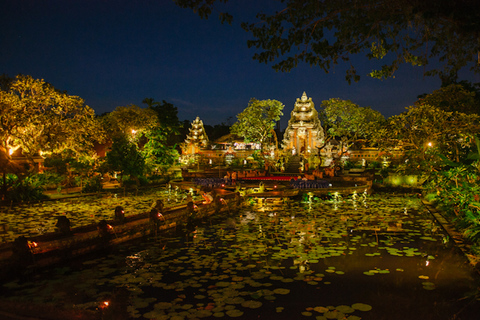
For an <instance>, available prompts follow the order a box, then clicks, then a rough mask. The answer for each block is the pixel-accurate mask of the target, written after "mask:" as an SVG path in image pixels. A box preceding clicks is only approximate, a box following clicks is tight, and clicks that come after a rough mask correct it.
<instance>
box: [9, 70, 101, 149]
mask: <svg viewBox="0 0 480 320" xmlns="http://www.w3.org/2000/svg"><path fill="white" fill-rule="evenodd" d="M2 88H3V89H1V90H0V143H1V146H2V147H3V148H4V150H10V152H13V151H15V150H17V149H21V150H22V152H23V154H24V155H25V156H27V157H32V156H33V155H35V154H37V153H38V152H40V151H41V152H43V153H47V154H48V153H62V152H67V151H68V152H69V153H71V154H74V155H76V156H79V155H80V154H83V153H84V152H89V151H91V150H93V142H94V141H99V140H100V141H101V140H102V139H103V137H104V134H103V131H102V130H101V129H100V126H99V124H98V123H97V121H96V119H95V116H94V111H93V109H91V108H90V107H88V106H86V105H85V104H84V101H83V100H82V99H81V98H80V97H78V96H71V95H68V94H67V93H64V92H60V91H59V90H57V89H55V88H54V87H53V86H52V85H50V84H48V83H46V82H45V81H44V80H43V79H42V80H40V79H33V78H32V77H31V76H22V75H19V76H17V77H16V79H14V80H9V81H4V82H3V84H2ZM4 89H6V90H4Z"/></svg>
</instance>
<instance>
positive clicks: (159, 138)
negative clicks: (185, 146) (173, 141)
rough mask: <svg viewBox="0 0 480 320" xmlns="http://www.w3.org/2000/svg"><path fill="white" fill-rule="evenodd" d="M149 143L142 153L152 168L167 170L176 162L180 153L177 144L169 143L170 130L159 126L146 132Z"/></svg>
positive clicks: (163, 171)
mask: <svg viewBox="0 0 480 320" xmlns="http://www.w3.org/2000/svg"><path fill="white" fill-rule="evenodd" d="M146 138H147V143H146V144H145V146H144V148H143V151H142V154H143V155H144V157H145V159H146V165H147V167H148V168H150V169H151V170H160V172H162V173H165V171H166V170H167V169H168V168H170V167H171V166H172V165H174V164H175V162H176V161H177V159H178V157H179V154H178V151H177V150H176V149H175V146H173V147H172V146H169V145H168V144H167V139H168V132H166V131H165V130H164V129H163V128H162V127H160V126H157V127H155V128H152V129H151V130H149V131H148V132H147V133H146Z"/></svg>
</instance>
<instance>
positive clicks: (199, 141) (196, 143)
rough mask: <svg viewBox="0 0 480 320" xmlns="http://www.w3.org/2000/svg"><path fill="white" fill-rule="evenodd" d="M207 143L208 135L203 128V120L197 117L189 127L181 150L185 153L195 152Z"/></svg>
mask: <svg viewBox="0 0 480 320" xmlns="http://www.w3.org/2000/svg"><path fill="white" fill-rule="evenodd" d="M207 145H208V137H207V134H206V133H205V129H204V128H203V121H202V120H200V118H199V117H197V118H196V119H195V120H194V121H193V122H192V126H191V128H190V132H189V134H187V138H186V139H185V143H184V145H183V148H182V149H183V152H184V153H186V154H196V153H198V152H199V151H200V149H202V148H206V147H207Z"/></svg>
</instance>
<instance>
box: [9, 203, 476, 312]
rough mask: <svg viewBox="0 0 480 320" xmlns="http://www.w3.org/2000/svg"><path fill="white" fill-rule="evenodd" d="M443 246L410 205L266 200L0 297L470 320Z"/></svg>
mask: <svg viewBox="0 0 480 320" xmlns="http://www.w3.org/2000/svg"><path fill="white" fill-rule="evenodd" d="M445 239H446V235H445V234H443V233H442V229H441V228H438V226H437V225H436V223H434V221H433V220H432V219H431V217H430V216H429V214H428V213H427V212H426V210H425V208H423V207H422V204H421V203H420V202H419V201H418V199H416V198H414V197H406V196H400V197H396V196H387V195H382V196H380V195H376V196H371V197H370V196H367V195H366V194H365V195H364V194H362V195H361V196H360V195H355V196H354V197H348V198H347V197H341V196H339V195H337V196H334V197H332V199H328V200H325V199H320V198H316V197H315V196H312V197H308V198H307V199H306V200H304V201H297V202H289V201H285V199H265V200H263V201H262V202H261V203H260V204H259V203H255V202H252V203H251V206H249V207H247V208H245V210H243V211H242V212H239V213H232V214H231V215H230V216H226V217H217V218H215V219H213V220H212V221H211V222H210V221H209V222H207V223H205V224H204V225H202V226H200V227H198V228H197V229H196V230H194V231H193V232H192V233H189V234H186V235H177V236H175V237H174V236H165V237H164V238H158V239H157V240H155V239H150V240H145V242H143V243H137V244H135V245H133V244H131V245H129V246H125V247H121V248H120V250H119V251H116V252H115V253H112V254H109V255H107V256H106V257H102V258H97V259H94V260H88V261H83V262H82V263H81V265H80V267H79V268H74V266H71V267H68V268H61V269H56V270H55V271H54V272H52V273H50V274H45V275H42V276H39V277H38V278H37V279H35V281H33V282H28V281H27V282H19V281H13V282H10V283H7V284H6V285H4V288H3V289H5V290H4V291H5V294H4V296H3V298H4V299H7V298H8V299H10V300H13V301H29V302H32V303H52V300H51V299H52V292H55V294H56V295H57V296H58V297H59V298H58V299H56V300H54V302H53V303H54V305H56V306H58V307H62V308H63V307H67V308H72V307H73V306H75V308H79V309H82V310H91V311H95V312H99V311H101V312H107V311H106V310H111V306H112V304H113V305H114V304H115V299H116V298H115V297H116V295H115V294H113V293H114V292H119V289H122V290H123V291H120V292H122V294H121V295H119V296H121V297H122V299H124V300H125V292H126V293H128V299H126V300H125V301H127V302H126V303H127V305H128V314H129V316H130V317H132V318H140V319H142V318H147V319H190V318H204V317H205V318H217V317H222V316H225V317H237V318H240V319H252V318H261V319H299V318H301V317H302V316H315V317H324V318H327V319H333V316H334V315H335V318H339V317H340V318H346V317H350V318H351V319H358V318H364V319H402V320H403V319H436V320H437V319H451V318H454V317H455V316H458V318H460V319H474V318H472V317H475V316H477V315H478V312H480V307H479V305H478V301H476V300H475V299H472V298H468V297H467V295H468V294H469V293H470V292H472V291H473V292H474V290H475V289H477V288H478V283H479V282H478V278H477V277H476V276H475V274H474V273H472V270H471V268H470V267H469V266H468V265H467V263H466V260H465V258H464V257H463V256H462V255H460V254H459V252H458V250H457V249H456V248H455V247H453V246H452V245H451V243H450V242H448V241H445ZM60 284H61V285H60ZM60 297H61V299H60ZM105 301H109V305H108V306H106V305H105V304H104V302H105ZM117 305H118V304H117ZM100 306H101V310H100V309H99V308H100ZM370 308H371V310H370ZM367 310H368V311H367ZM108 312H110V313H112V312H113V311H108ZM342 315H343V316H342ZM319 319H323V318H319Z"/></svg>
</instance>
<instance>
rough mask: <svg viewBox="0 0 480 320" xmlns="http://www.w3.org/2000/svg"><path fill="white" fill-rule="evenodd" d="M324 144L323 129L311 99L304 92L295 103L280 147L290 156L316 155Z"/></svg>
mask: <svg viewBox="0 0 480 320" xmlns="http://www.w3.org/2000/svg"><path fill="white" fill-rule="evenodd" d="M323 142H324V133H323V128H322V125H321V123H320V119H319V118H318V112H317V110H315V106H314V104H313V101H312V98H308V97H307V94H306V93H305V92H304V93H303V95H302V97H301V98H300V99H299V98H297V101H296V102H295V106H294V108H293V111H292V113H291V115H290V120H289V121H288V127H287V129H286V130H285V134H284V136H283V143H282V147H283V149H284V150H286V151H288V152H291V153H292V154H309V153H313V154H316V153H317V147H321V146H322V145H323Z"/></svg>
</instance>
